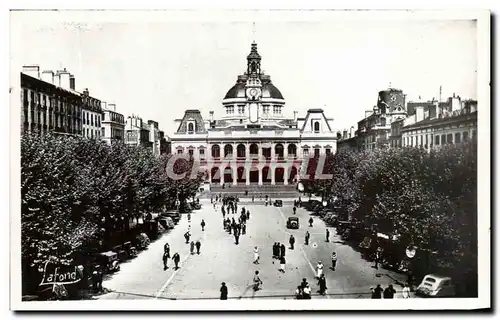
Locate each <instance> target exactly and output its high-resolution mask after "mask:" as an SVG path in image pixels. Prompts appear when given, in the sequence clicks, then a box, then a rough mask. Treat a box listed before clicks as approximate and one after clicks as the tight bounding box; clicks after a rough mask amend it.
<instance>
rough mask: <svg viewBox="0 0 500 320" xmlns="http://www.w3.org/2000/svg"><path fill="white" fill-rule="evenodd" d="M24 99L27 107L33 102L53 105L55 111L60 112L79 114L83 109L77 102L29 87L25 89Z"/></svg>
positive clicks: (47, 106) (47, 105)
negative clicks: (52, 96)
mask: <svg viewBox="0 0 500 320" xmlns="http://www.w3.org/2000/svg"><path fill="white" fill-rule="evenodd" d="M28 97H30V100H28ZM23 100H24V106H25V107H27V106H28V104H29V103H30V102H31V103H33V104H39V105H41V106H43V107H46V108H50V107H52V109H53V111H54V112H58V113H69V114H73V113H77V114H79V113H80V112H81V109H82V108H81V107H80V106H79V105H77V104H75V103H71V102H69V101H62V100H58V99H56V98H51V97H50V96H48V95H44V94H42V93H39V92H35V91H32V90H31V91H30V90H28V89H23ZM32 108H33V107H32Z"/></svg>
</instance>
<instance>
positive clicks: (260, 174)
mask: <svg viewBox="0 0 500 320" xmlns="http://www.w3.org/2000/svg"><path fill="white" fill-rule="evenodd" d="M259 150H260V149H259ZM261 185H262V170H261V169H260V168H259V186H261Z"/></svg>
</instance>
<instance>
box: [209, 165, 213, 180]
mask: <svg viewBox="0 0 500 320" xmlns="http://www.w3.org/2000/svg"><path fill="white" fill-rule="evenodd" d="M212 168H213V167H208V182H209V183H210V184H212Z"/></svg>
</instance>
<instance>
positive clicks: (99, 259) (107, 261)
mask: <svg viewBox="0 0 500 320" xmlns="http://www.w3.org/2000/svg"><path fill="white" fill-rule="evenodd" d="M92 260H93V263H92V264H93V265H94V266H95V265H99V266H101V268H102V270H103V271H104V272H105V273H112V272H116V271H118V270H120V263H119V260H118V254H117V253H116V252H114V251H107V252H101V253H97V254H95V255H93V257H92Z"/></svg>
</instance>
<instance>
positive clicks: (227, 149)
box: [224, 144, 233, 157]
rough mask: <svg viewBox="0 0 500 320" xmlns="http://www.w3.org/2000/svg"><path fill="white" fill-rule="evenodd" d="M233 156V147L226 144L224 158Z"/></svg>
mask: <svg viewBox="0 0 500 320" xmlns="http://www.w3.org/2000/svg"><path fill="white" fill-rule="evenodd" d="M232 154H233V146H232V145H230V144H226V145H225V146H224V157H227V156H231V155H232Z"/></svg>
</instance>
